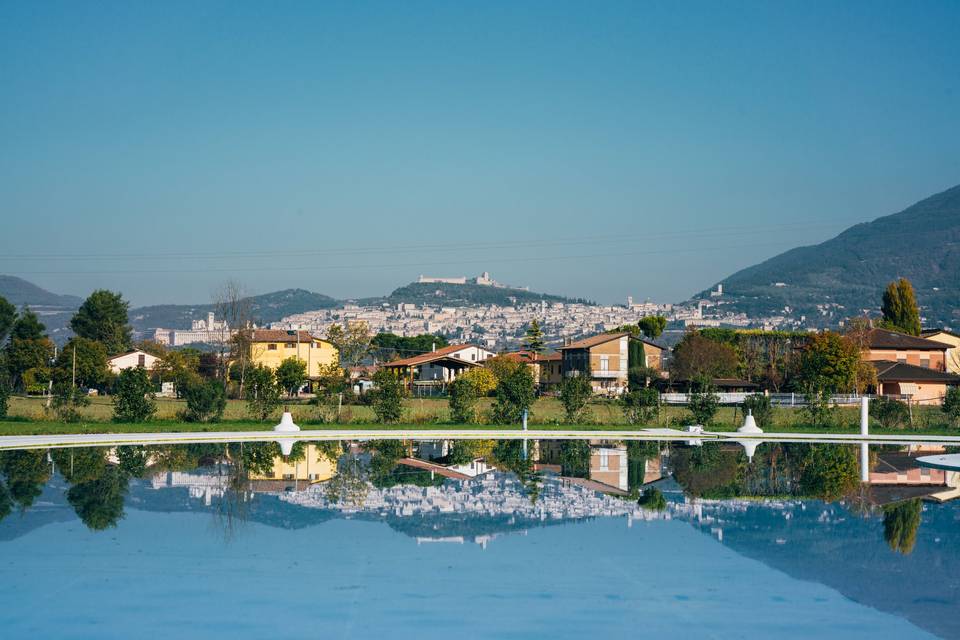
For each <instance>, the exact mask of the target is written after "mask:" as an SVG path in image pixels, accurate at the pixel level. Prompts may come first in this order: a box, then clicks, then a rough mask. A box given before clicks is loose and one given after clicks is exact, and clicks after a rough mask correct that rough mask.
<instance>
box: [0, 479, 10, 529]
mask: <svg viewBox="0 0 960 640" xmlns="http://www.w3.org/2000/svg"><path fill="white" fill-rule="evenodd" d="M12 511H13V496H11V495H10V490H9V489H7V485H6V484H4V483H3V481H0V521H2V520H3V519H4V518H6V517H7V516H8V515H10V513H11V512H12Z"/></svg>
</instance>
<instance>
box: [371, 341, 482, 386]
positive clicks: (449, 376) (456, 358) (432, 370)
mask: <svg viewBox="0 0 960 640" xmlns="http://www.w3.org/2000/svg"><path fill="white" fill-rule="evenodd" d="M494 355H496V354H494V352H492V351H489V350H487V349H484V348H483V347H478V346H477V345H474V344H452V345H449V346H446V347H441V348H439V349H434V350H433V351H428V352H426V353H421V354H419V355H415V356H411V357H409V358H401V359H399V360H394V361H392V362H387V363H385V364H383V365H382V367H383V368H384V369H387V370H391V371H394V372H395V373H396V374H397V375H400V376H402V377H403V378H405V379H406V380H407V381H408V383H409V384H411V385H423V386H444V385H446V384H448V383H450V382H453V381H454V380H455V379H456V378H457V376H459V375H460V374H461V373H463V372H464V371H467V370H469V369H473V368H475V367H479V366H481V363H483V361H484V360H486V359H487V358H491V357H493V356H494Z"/></svg>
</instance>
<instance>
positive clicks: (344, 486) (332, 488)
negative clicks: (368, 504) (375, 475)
mask: <svg viewBox="0 0 960 640" xmlns="http://www.w3.org/2000/svg"><path fill="white" fill-rule="evenodd" d="M326 489H327V500H329V501H330V502H333V503H337V504H343V505H349V506H353V507H362V506H363V503H364V502H365V501H366V499H367V493H368V492H369V491H370V485H369V484H368V483H367V477H366V470H365V469H364V468H363V466H362V465H361V464H360V461H359V460H358V459H357V458H356V457H351V458H350V459H348V460H345V461H342V462H341V464H340V469H339V472H338V473H337V474H336V475H335V476H333V478H331V479H330V480H329V481H327V485H326Z"/></svg>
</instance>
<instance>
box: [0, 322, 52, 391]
mask: <svg viewBox="0 0 960 640" xmlns="http://www.w3.org/2000/svg"><path fill="white" fill-rule="evenodd" d="M45 331H46V327H45V326H44V325H43V323H42V322H40V319H39V318H38V317H37V315H36V314H35V313H33V312H32V311H30V309H24V310H23V312H22V313H20V315H18V316H17V319H16V320H15V321H14V323H13V326H12V327H11V330H10V336H9V338H10V339H9V342H7V345H6V347H5V348H4V360H5V361H6V368H7V372H8V373H9V374H10V377H11V383H12V385H13V386H14V387H16V388H19V389H23V390H24V391H34V390H36V389H31V388H30V387H32V386H35V385H37V384H39V383H46V382H47V381H48V380H49V379H50V378H49V376H50V369H49V365H50V360H51V359H52V358H53V351H54V346H53V342H52V341H51V340H50V338H48V337H47V336H46V334H45V333H44V332H45Z"/></svg>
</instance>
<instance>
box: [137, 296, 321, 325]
mask: <svg viewBox="0 0 960 640" xmlns="http://www.w3.org/2000/svg"><path fill="white" fill-rule="evenodd" d="M250 300H251V308H252V313H253V318H254V321H255V322H257V323H258V324H265V323H268V322H275V321H277V320H280V319H281V318H283V317H285V316H289V315H293V314H295V313H303V312H304V311H313V310H315V309H329V308H331V307H335V306H337V305H338V304H339V302H338V301H337V300H335V299H334V298H331V297H330V296H325V295H323V294H321V293H314V292H312V291H307V290H305V289H284V290H283V291H274V292H272V293H264V294H262V295H258V296H252V297H251V298H250ZM210 311H216V309H215V305H213V304H210V303H208V304H194V305H190V304H160V305H152V306H148V307H138V308H136V309H131V310H130V324H131V325H133V328H134V329H135V330H137V331H146V330H148V329H155V328H157V327H163V328H164V329H189V328H190V321H191V320H196V319H200V318H202V317H204V316H205V315H206V314H207V313H209V312H210Z"/></svg>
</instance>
